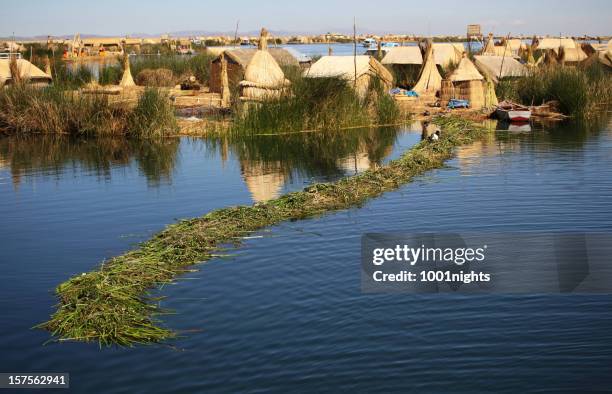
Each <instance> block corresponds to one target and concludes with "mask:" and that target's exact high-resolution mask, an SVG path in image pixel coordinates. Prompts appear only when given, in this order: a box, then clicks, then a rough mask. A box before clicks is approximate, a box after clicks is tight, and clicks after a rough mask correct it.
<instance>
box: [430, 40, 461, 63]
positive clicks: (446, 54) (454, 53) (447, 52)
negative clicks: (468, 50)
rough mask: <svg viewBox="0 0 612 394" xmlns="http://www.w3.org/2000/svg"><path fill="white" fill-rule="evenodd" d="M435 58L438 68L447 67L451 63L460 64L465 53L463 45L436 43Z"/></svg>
mask: <svg viewBox="0 0 612 394" xmlns="http://www.w3.org/2000/svg"><path fill="white" fill-rule="evenodd" d="M433 51H434V57H435V59H436V64H437V65H438V66H442V67H446V66H448V65H449V64H450V63H458V62H459V61H460V60H461V56H462V55H463V54H464V53H465V47H464V46H463V44H450V43H434V44H433Z"/></svg>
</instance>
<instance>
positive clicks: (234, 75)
mask: <svg viewBox="0 0 612 394" xmlns="http://www.w3.org/2000/svg"><path fill="white" fill-rule="evenodd" d="M257 51H258V49H255V48H245V49H242V48H226V49H225V50H224V51H221V52H219V54H218V55H217V57H216V58H215V59H214V60H213V61H212V63H211V66H210V76H209V79H208V86H209V88H210V91H211V92H212V93H221V90H222V88H223V86H222V84H221V55H223V56H224V57H225V61H226V62H227V76H228V80H229V83H230V86H232V87H235V86H237V85H238V83H239V82H240V81H242V80H243V79H244V72H245V71H246V68H247V66H248V65H249V63H250V62H251V60H252V59H253V56H255V53H256V52H257ZM267 51H268V53H269V54H270V55H272V57H273V58H274V60H275V61H276V63H278V65H279V66H281V67H296V68H297V67H300V63H299V62H298V60H297V59H296V58H295V57H294V56H293V55H292V54H291V53H290V52H289V51H287V50H286V49H284V48H268V49H267ZM211 53H216V52H211Z"/></svg>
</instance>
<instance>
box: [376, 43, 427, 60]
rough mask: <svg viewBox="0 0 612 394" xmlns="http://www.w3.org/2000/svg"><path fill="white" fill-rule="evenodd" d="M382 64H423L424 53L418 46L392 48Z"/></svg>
mask: <svg viewBox="0 0 612 394" xmlns="http://www.w3.org/2000/svg"><path fill="white" fill-rule="evenodd" d="M381 63H382V64H423V55H421V49H420V48H419V47H418V46H409V47H396V48H391V50H390V51H389V52H387V54H386V55H385V57H384V58H383V59H382V61H381Z"/></svg>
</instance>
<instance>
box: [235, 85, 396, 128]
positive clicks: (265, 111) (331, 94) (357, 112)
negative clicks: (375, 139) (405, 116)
mask: <svg viewBox="0 0 612 394" xmlns="http://www.w3.org/2000/svg"><path fill="white" fill-rule="evenodd" d="M286 75H287V77H289V79H290V80H291V89H290V93H288V94H285V95H283V96H282V97H280V98H279V99H278V100H271V101H267V102H263V103H258V104H256V105H255V106H252V107H250V108H248V110H244V109H240V108H238V109H236V111H235V112H236V113H237V116H235V119H234V124H233V126H232V132H234V133H239V134H257V133H285V132H291V131H302V130H340V129H343V128H347V127H355V126H362V127H365V126H372V125H376V124H389V123H393V122H397V121H399V120H400V115H401V113H400V111H399V108H398V106H397V104H396V103H395V101H394V100H393V99H392V97H390V96H389V95H388V94H386V92H384V91H383V89H382V87H381V86H382V85H381V84H380V83H379V82H377V79H373V82H372V84H371V86H370V89H369V92H368V94H367V96H366V97H365V98H360V97H358V96H357V94H356V93H355V90H354V89H353V88H352V86H351V83H350V82H347V81H346V80H344V79H342V78H337V77H331V78H303V77H302V76H301V74H299V73H298V74H286Z"/></svg>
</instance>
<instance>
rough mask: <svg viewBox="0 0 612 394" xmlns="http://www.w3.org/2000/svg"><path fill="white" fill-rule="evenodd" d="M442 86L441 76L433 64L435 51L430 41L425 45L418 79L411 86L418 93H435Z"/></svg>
mask: <svg viewBox="0 0 612 394" xmlns="http://www.w3.org/2000/svg"><path fill="white" fill-rule="evenodd" d="M441 86H442V76H441V75H440V72H439V71H438V68H437V67H436V64H435V53H434V49H433V46H432V45H431V43H429V45H428V46H427V52H425V64H423V67H422V68H421V73H420V74H419V80H418V81H417V83H416V85H414V87H413V88H412V90H414V91H415V92H417V93H419V94H423V93H435V92H437V91H438V90H440V87H441Z"/></svg>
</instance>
